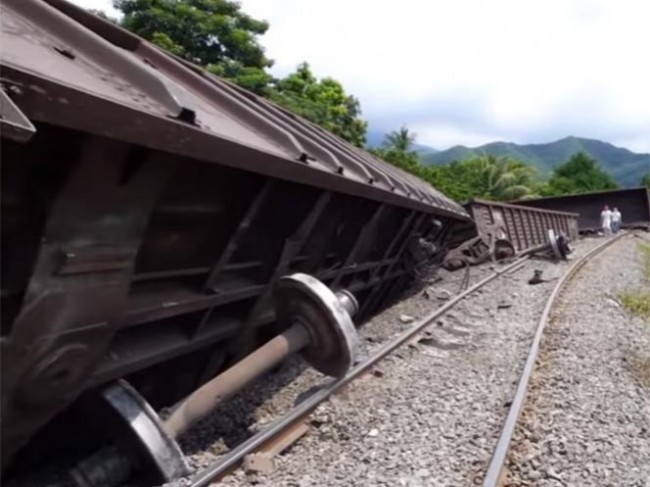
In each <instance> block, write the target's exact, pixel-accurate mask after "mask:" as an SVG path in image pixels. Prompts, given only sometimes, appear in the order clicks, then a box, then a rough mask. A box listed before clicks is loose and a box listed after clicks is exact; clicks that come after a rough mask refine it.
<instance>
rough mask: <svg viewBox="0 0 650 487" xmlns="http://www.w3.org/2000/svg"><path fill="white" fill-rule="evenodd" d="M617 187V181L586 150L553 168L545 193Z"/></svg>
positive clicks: (564, 192)
mask: <svg viewBox="0 0 650 487" xmlns="http://www.w3.org/2000/svg"><path fill="white" fill-rule="evenodd" d="M616 188H618V185H617V184H616V181H614V179H613V178H612V177H611V176H610V175H609V174H608V173H607V172H606V171H604V170H603V169H602V168H601V167H600V165H599V164H598V161H596V160H595V159H593V158H591V157H589V156H588V155H587V154H585V153H584V152H578V153H576V154H574V155H572V156H571V157H570V158H569V160H568V161H567V162H565V163H564V164H561V165H559V166H557V167H556V168H555V169H553V175H552V176H551V178H550V179H549V181H548V186H547V188H546V189H545V193H546V194H547V195H549V196H551V195H559V194H575V193H587V192H590V191H601V190H607V189H616Z"/></svg>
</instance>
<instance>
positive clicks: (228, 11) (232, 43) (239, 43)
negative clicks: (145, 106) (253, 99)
mask: <svg viewBox="0 0 650 487" xmlns="http://www.w3.org/2000/svg"><path fill="white" fill-rule="evenodd" d="M114 4H115V7H116V8H118V9H120V10H121V11H122V12H123V13H124V18H123V20H122V26H123V27H125V28H127V29H129V30H130V31H132V32H135V33H136V34H138V35H139V36H141V37H144V38H145V39H147V40H149V41H151V42H154V43H155V44H157V45H158V46H160V47H162V48H163V49H166V50H168V51H169V52H171V53H173V54H176V55H177V56H180V57H182V58H184V59H186V60H188V61H191V62H193V63H196V64H200V65H202V66H206V67H208V69H209V70H210V71H212V72H214V73H218V74H220V75H221V76H224V77H226V78H229V79H231V80H232V81H234V82H235V83H237V84H240V85H241V86H243V87H245V88H247V89H250V90H252V91H255V92H257V93H259V94H264V93H265V91H266V89H267V87H268V84H269V83H270V81H271V79H272V78H271V75H269V74H268V73H267V72H266V71H265V69H266V68H268V67H270V66H271V65H272V64H273V62H272V61H271V60H270V59H268V58H267V57H266V56H265V54H264V49H263V48H262V46H261V45H260V44H259V42H258V39H257V37H258V36H259V35H262V34H264V33H265V32H266V31H267V29H268V28H269V25H268V23H266V22H264V21H260V20H256V19H253V18H252V17H250V16H248V15H246V14H245V13H243V12H242V11H241V10H240V6H239V4H238V3H235V2H232V1H229V0H115V1H114Z"/></svg>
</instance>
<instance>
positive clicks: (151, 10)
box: [114, 0, 367, 146]
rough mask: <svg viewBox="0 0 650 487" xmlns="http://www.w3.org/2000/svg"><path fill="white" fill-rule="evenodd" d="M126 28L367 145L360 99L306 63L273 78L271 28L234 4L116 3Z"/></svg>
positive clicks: (197, 0) (186, 0) (187, 0)
mask: <svg viewBox="0 0 650 487" xmlns="http://www.w3.org/2000/svg"><path fill="white" fill-rule="evenodd" d="M114 3H115V6H116V7H117V8H118V9H120V10H121V11H122V12H123V13H124V19H123V20H122V26H123V27H125V28H127V29H129V30H131V31H133V32H135V33H136V34H138V35H140V36H142V37H144V38H145V39H148V40H149V41H151V42H153V43H155V44H156V45H158V46H160V47H162V48H163V49H165V50H167V51H169V52H171V53H172V54H175V55H176V56H179V57H181V58H183V59H186V60H188V61H191V62H193V63H195V64H199V65H201V66H203V67H204V68H205V69H207V70H208V71H209V72H211V73H213V74H215V75H217V76H221V77H223V78H226V79H229V80H231V81H233V82H235V83H237V84H238V85H239V86H242V87H243V88H246V89H248V90H250V91H253V92H255V93H258V94H260V95H263V96H266V97H268V98H270V99H271V100H273V101H275V102H276V103H278V104H279V105H282V106H283V107H285V108H287V109H289V110H291V111H293V112H294V113H297V114H298V115H301V116H303V117H305V118H306V119H308V120H311V121H312V122H314V123H317V124H318V125H320V126H322V127H323V128H325V129H327V130H329V131H331V132H333V133H335V134H337V135H338V136H340V137H342V138H344V139H346V140H348V141H349V142H351V143H353V144H355V145H357V146H362V145H363V144H364V143H365V140H366V130H367V122H366V121H365V120H363V119H362V118H361V108H360V105H359V101H358V100H357V99H356V98H355V97H354V96H352V95H348V94H347V93H346V92H345V90H344V89H343V86H342V85H341V83H339V82H338V81H336V80H334V79H332V78H323V79H320V80H319V79H317V78H316V77H315V76H314V75H313V73H312V72H311V70H310V68H309V65H308V64H307V63H302V64H301V65H299V66H298V68H297V69H296V71H295V72H294V73H291V74H289V75H288V76H286V77H285V78H282V79H279V80H274V79H273V77H272V76H271V75H270V74H269V73H268V72H267V71H266V68H269V67H270V66H271V65H272V64H273V62H272V61H271V60H270V59H268V58H266V56H265V55H264V49H263V48H262V47H261V46H260V44H259V42H258V36H260V35H262V34H264V33H265V32H266V30H267V29H268V27H269V25H268V24H267V23H266V22H263V21H260V20H256V19H254V18H252V17H250V16H248V15H246V14H245V13H244V12H242V11H241V8H240V5H239V4H238V3H236V2H234V1H232V0H114Z"/></svg>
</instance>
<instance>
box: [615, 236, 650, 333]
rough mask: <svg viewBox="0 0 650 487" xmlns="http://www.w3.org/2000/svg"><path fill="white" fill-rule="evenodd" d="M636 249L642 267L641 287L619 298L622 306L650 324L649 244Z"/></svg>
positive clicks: (640, 245)
mask: <svg viewBox="0 0 650 487" xmlns="http://www.w3.org/2000/svg"><path fill="white" fill-rule="evenodd" d="M638 249H639V254H640V255H641V265H642V266H643V278H644V282H643V285H642V286H641V288H640V289H634V290H631V291H626V292H624V293H622V294H621V296H620V297H621V302H622V303H623V306H625V307H626V308H627V309H628V310H630V311H631V312H632V313H634V314H636V315H639V316H641V317H642V318H643V319H644V320H646V321H648V322H650V244H647V243H643V244H639V246H638Z"/></svg>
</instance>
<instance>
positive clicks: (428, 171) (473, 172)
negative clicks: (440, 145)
mask: <svg viewBox="0 0 650 487" xmlns="http://www.w3.org/2000/svg"><path fill="white" fill-rule="evenodd" d="M415 140H416V136H415V134H413V133H412V132H410V131H409V130H408V128H406V127H402V128H401V129H400V130H397V131H394V132H391V133H390V134H388V135H387V136H386V138H385V140H384V143H383V144H382V147H381V148H379V149H373V150H372V151H371V152H373V153H374V154H375V155H377V156H378V157H380V158H382V159H384V160H385V161H387V162H390V163H391V164H393V165H395V166H397V167H399V168H401V169H404V170H405V171H408V172H410V173H411V174H414V175H415V176H418V177H419V178H421V179H423V180H425V181H426V182H428V183H429V184H431V185H432V186H434V187H435V188H436V189H438V190H440V191H442V192H443V193H444V194H446V195H447V196H449V197H450V198H452V199H454V200H456V201H467V200H469V199H472V198H481V199H489V200H498V201H503V200H512V199H520V198H525V197H530V196H532V195H533V194H534V192H533V189H532V188H533V187H534V185H535V169H534V168H532V167H531V166H529V165H527V164H524V163H523V162H520V161H516V160H514V159H512V158H508V157H494V156H488V155H482V156H479V157H473V158H470V159H466V160H461V161H454V162H452V163H451V164H446V165H441V166H425V165H423V164H422V162H421V160H420V156H419V154H418V153H417V152H415V151H414V150H412V148H413V147H414V144H415Z"/></svg>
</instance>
